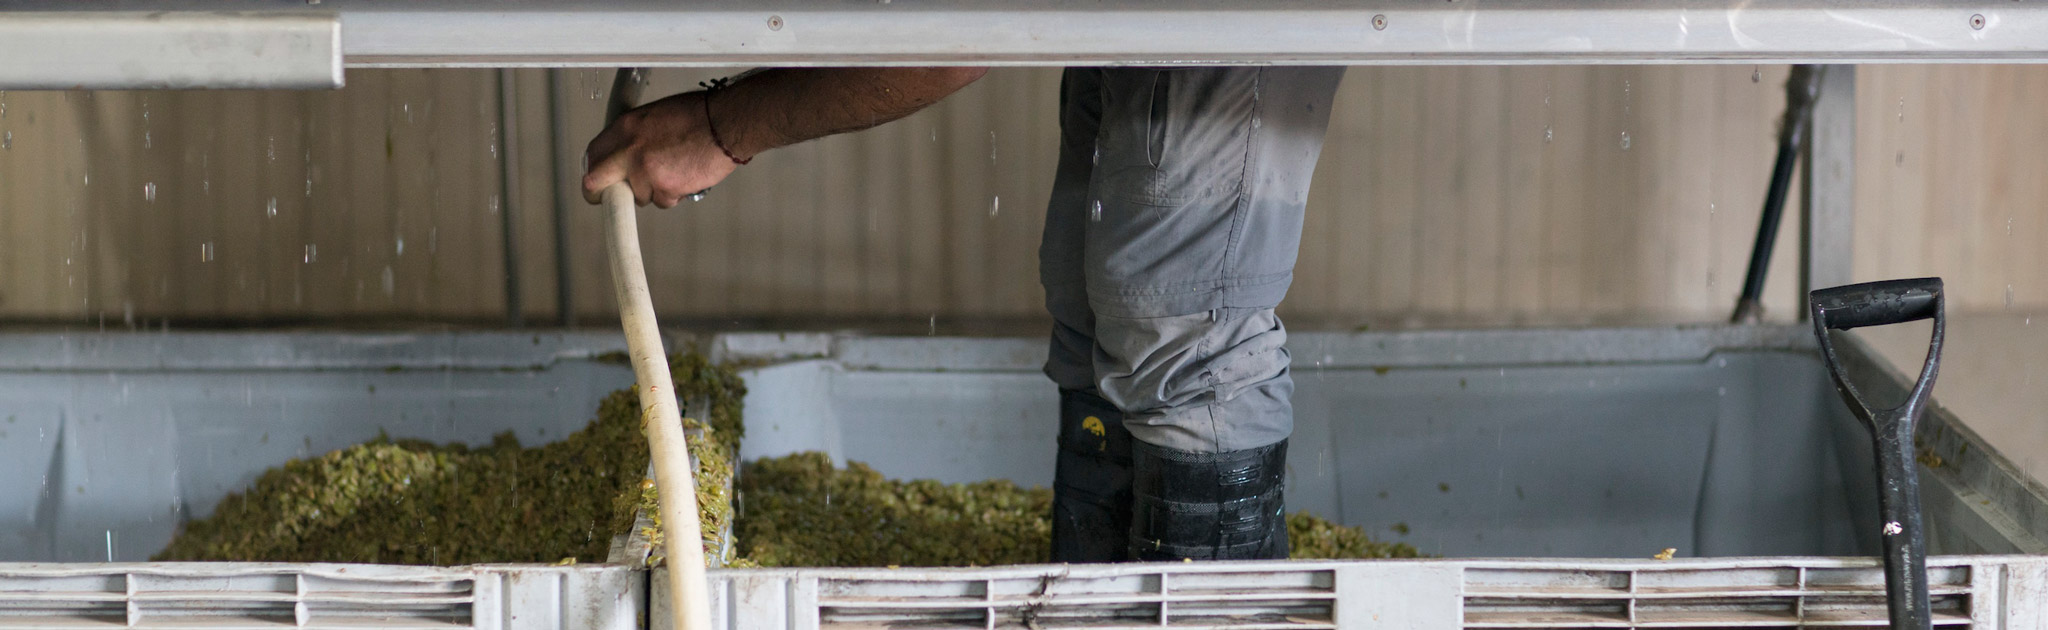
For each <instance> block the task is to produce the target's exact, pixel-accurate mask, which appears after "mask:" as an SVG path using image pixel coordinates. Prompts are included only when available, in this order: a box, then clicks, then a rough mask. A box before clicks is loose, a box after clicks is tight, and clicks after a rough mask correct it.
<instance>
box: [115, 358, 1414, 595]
mask: <svg viewBox="0 0 2048 630" xmlns="http://www.w3.org/2000/svg"><path fill="white" fill-rule="evenodd" d="M671 375H672V376H673V377H674V380H675V387H676V394H677V397H678V399H679V400H681V401H682V403H683V404H684V406H685V407H689V409H686V411H688V412H689V413H690V415H692V416H694V417H695V418H700V419H703V420H704V422H697V421H696V420H689V419H686V422H688V423H689V427H688V428H690V429H692V430H693V434H692V437H693V438H700V437H701V438H708V439H692V441H691V444H690V451H691V456H692V458H693V459H695V460H696V463H697V470H696V479H697V502H698V506H699V508H700V516H701V518H702V519H703V522H702V527H703V531H704V543H705V546H706V552H707V555H712V557H716V556H715V554H716V553H717V552H718V549H717V547H716V545H717V544H718V542H719V540H718V539H719V536H720V535H721V532H726V531H731V532H733V533H734V535H735V537H736V539H737V544H736V547H737V550H736V551H737V553H736V554H735V555H737V556H738V557H736V558H730V559H728V560H729V562H728V564H730V565H732V566H770V567H804V566H809V567H884V566H991V565H999V564H1032V563H1041V562H1045V560H1046V558H1047V557H1048V555H1049V552H1050V549H1051V538H1052V525H1051V520H1050V519H1051V515H1052V491H1050V490H1047V489H1044V488H1024V487H1019V486H1017V485H1016V484H1013V483H1010V482H1008V481H1001V480H995V481H982V482H977V483H971V484H946V483H940V482H937V481H931V480H917V481H896V480H891V479H888V478H886V477H883V476H882V474H881V473H879V472H876V471H875V470H874V469H872V468H870V467H868V466H867V465H865V464H861V463H859V462H850V463H849V464H848V465H847V466H846V467H845V468H835V467H834V466H833V464H832V460H831V458H830V457H828V456H826V455H825V454H822V453H798V454H795V455H790V456H787V457H779V458H768V459H762V460H758V461H755V462H752V463H749V464H747V465H746V467H745V471H744V474H743V475H741V476H740V477H739V485H738V490H739V493H740V495H741V496H742V497H744V500H743V507H744V511H743V512H742V513H741V514H740V517H741V518H739V519H738V521H737V523H735V522H734V520H733V517H734V511H733V497H732V496H731V494H730V493H729V492H728V488H730V487H731V484H732V481H733V472H734V471H733V466H732V462H733V461H735V460H736V459H737V455H738V453H739V439H740V437H741V436H742V432H743V424H742V422H741V417H740V410H741V401H742V399H743V398H744V396H745V395H746V385H745V384H744V383H743V382H742V381H741V379H740V377H739V375H738V373H737V371H736V370H735V369H733V368H732V367H730V366H723V365H715V364H712V363H711V362H709V361H708V360H706V359H705V358H704V357H703V356H702V355H698V354H688V355H682V356H677V357H674V358H672V359H671ZM694 431H701V433H696V432H694ZM1048 448H1050V447H1049V446H1048ZM647 464H648V452H647V439H646V434H645V431H644V429H643V427H642V425H641V416H640V406H639V403H638V400H637V398H636V397H635V396H634V394H633V392H632V391H631V390H620V391H617V392H613V393H611V394H610V395H609V396H606V397H605V399H604V401H603V403H602V404H600V406H599V408H598V412H597V418H596V419H595V420H593V421H592V422H591V423H590V425H589V426H588V427H585V428H584V429H583V430H581V431H578V432H576V433H574V434H572V435H570V436H569V437H568V438H566V439H564V440H562V441H560V442H556V443H553V444H547V445H543V446H539V447H534V448H524V447H522V446H520V444H519V442H518V440H517V439H514V438H513V437H512V436H511V435H510V434H505V435H500V436H498V438H497V439H496V440H494V441H493V442H492V443H491V444H490V445H488V446H484V447H478V448H472V447H467V446H464V445H461V444H453V445H434V444H429V443H426V442H421V441H417V440H390V439H385V438H379V439H377V440H373V441H371V442H369V443H366V444H359V445H356V446H352V447H349V448H345V449H341V450H338V451H334V452H331V453H327V454H325V455H322V456H320V457H317V458H312V459H304V460H293V461H291V462H289V463H286V464H285V465H284V466H281V467H278V468H273V469H271V470H269V471H267V472H265V473H264V474H263V475H262V476H261V477H259V478H258V479H257V480H256V483H255V485H254V486H252V487H251V488H249V489H248V490H247V491H244V492H241V493H237V494H233V495H229V496H228V497H227V498H225V499H223V500H222V501H221V502H220V504H219V505H218V506H217V507H216V508H215V509H214V513H213V515H211V516H209V517H207V518H204V519H199V520H194V521H191V522H189V523H186V524H185V527H184V528H183V530H182V531H181V532H180V533H179V535H178V536H177V538H175V539H174V540H172V541H171V544H170V546H169V547H167V548H165V549H164V550H163V551H162V552H161V553H158V554H157V555H156V557H155V558H154V559H156V560H169V561H192V560H200V561H261V562H361V563H379V564H431V565H444V566H452V565H463V564H477V563H501V562H519V563H555V562H560V561H564V560H566V559H570V558H574V559H575V560H576V561H580V562H602V561H604V560H605V559H606V554H607V553H608V552H609V551H610V549H611V546H612V538H613V536H615V535H618V534H623V533H626V532H627V531H629V530H630V529H631V528H632V527H633V521H634V516H635V512H636V511H640V510H645V511H646V512H647V513H648V515H649V516H653V515H654V513H655V511H654V510H653V509H652V508H653V505H654V503H655V500H656V492H655V489H654V488H653V485H652V483H651V482H646V481H645V480H644V477H645V473H646V470H647ZM1287 525H1288V534H1289V542H1290V543H1291V547H1292V554H1293V557H1294V558H1296V559H1325V558H1327V559H1337V558H1413V557H1417V556H1418V555H1419V554H1417V553H1416V550H1415V548H1414V547H1412V546H1409V545H1405V544H1390V543H1385V542H1380V541H1374V540H1372V539H1371V538H1369V537H1367V536H1366V535H1365V532H1364V531H1362V530H1360V529H1359V528H1356V527H1345V526H1342V525H1337V524H1334V523H1331V522H1329V521H1325V520H1323V519H1319V518H1316V517H1313V516H1309V515H1307V514H1299V513H1297V514H1294V515H1291V516H1288V517H1287ZM641 533H642V534H644V535H647V536H648V537H649V538H652V539H655V540H656V541H657V542H658V541H659V538H660V536H659V522H658V521H657V522H656V525H655V527H651V528H647V529H644V530H642V532H641ZM658 556H659V552H657V557H656V558H654V559H653V561H654V562H657V563H658V562H659V561H660V560H659V557H658Z"/></svg>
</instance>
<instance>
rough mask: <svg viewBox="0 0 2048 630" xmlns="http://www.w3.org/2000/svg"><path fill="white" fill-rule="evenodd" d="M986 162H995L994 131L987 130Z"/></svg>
mask: <svg viewBox="0 0 2048 630" xmlns="http://www.w3.org/2000/svg"><path fill="white" fill-rule="evenodd" d="M988 163H990V164H994V163H996V132H993V131H991V132H988Z"/></svg>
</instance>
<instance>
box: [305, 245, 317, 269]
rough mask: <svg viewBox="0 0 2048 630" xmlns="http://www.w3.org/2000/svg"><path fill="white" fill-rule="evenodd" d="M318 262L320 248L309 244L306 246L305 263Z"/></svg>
mask: <svg viewBox="0 0 2048 630" xmlns="http://www.w3.org/2000/svg"><path fill="white" fill-rule="evenodd" d="M318 260H320V246H319V245H314V244H311V243H308V244H306V257H305V261H306V263H308V264H311V263H313V262H315V261H318Z"/></svg>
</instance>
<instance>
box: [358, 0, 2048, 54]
mask: <svg viewBox="0 0 2048 630" xmlns="http://www.w3.org/2000/svg"><path fill="white" fill-rule="evenodd" d="M329 4H330V5H332V6H339V7H342V8H343V20H344V22H345V24H346V26H347V29H346V30H347V40H346V52H347V55H348V58H349V63H350V64H351V65H362V66H466V65H548V66H562V65H624V64H631V65H718V64H725V65H730V64H737V63H758V64H774V65H841V64H849V63H851V64H873V65H892V64H912V65H914V64H931V63H976V64H1017V65H1032V64H1036V65H1056V64H1134V63H1191V62H1193V63H1214V62H1239V63H1286V64H1334V63H1348V64H1499V63H1644V62H1726V61H1741V62H1744V63H1749V62H1813V61H1819V60H1827V61H1836V62H1845V63H1846V62H1885V61H2039V60H2042V59H2043V58H2044V56H2048V8H2044V7H2040V6H2035V5H2023V4H2015V3H2009V2H2007V3H1990V2H1982V3H1975V2H1973V3H1935V2H1924V1H1923V2H1905V1H1888V2H1858V3H1842V2H1831V1H1827V0H1762V1H1744V0H1721V1H1706V2H1701V1H1686V0H1677V1H1672V0H1666V1H1662V2H1649V3H1638V2H1616V1H1601V2H1583V1H1573V0H1542V1H1525V2H1487V1H1483V0H1466V1H1462V2H1436V3H1426V2H1395V1H1390V0H1334V1H1327V0H1278V1H1272V0H1203V1H1184V2H1174V3H1161V2H1148V1H1145V0H1108V1H1104V2H1069V1H1066V0H934V1H924V0H902V1H898V2H891V1H889V0H874V1H872V2H850V1H844V0H797V1H769V2H747V3H726V2H715V1H713V0H687V1H682V2H662V1H659V0H612V1H609V2H606V3H604V4H603V5H602V8H592V7H590V6H588V5H566V4H561V3H548V4H526V5H523V6H520V7H518V9H517V10H511V11H508V10H505V8H504V7H502V6H501V5H497V4H484V3H478V2H474V1H473V0H439V1H426V2H412V3H403V4H398V5H390V4H385V5H372V4H369V3H367V2H356V1H353V0H333V1H331V2H330V3H329ZM357 7H360V8H357Z"/></svg>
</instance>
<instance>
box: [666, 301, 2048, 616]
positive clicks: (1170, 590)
mask: <svg viewBox="0 0 2048 630" xmlns="http://www.w3.org/2000/svg"><path fill="white" fill-rule="evenodd" d="M1811 335H1812V332H1811V329H1810V328H1807V327H1804V326H1763V327H1700V328H1678V329H1669V328H1660V329H1607V330H1542V331H1530V330H1522V331H1515V330H1492V331H1434V332H1397V333H1370V334H1296V335H1293V336H1292V339H1291V341H1290V343H1289V348H1290V350H1291V351H1292V352H1293V357H1294V361H1293V369H1294V371H1295V374H1294V375H1295V383H1296V390H1295V395H1294V404H1295V421H1296V427H1295V437H1294V441H1293V442H1292V446H1291V447H1290V450H1289V458H1288V459H1289V461H1288V466H1289V471H1290V476H1289V485H1288V489H1287V493H1288V494H1287V498H1288V506H1289V509H1295V510H1307V511H1310V512H1313V513H1317V514H1320V515H1324V516H1329V517H1334V518H1336V519H1338V520H1340V521H1342V522H1344V523H1346V524H1349V525H1356V526H1361V527H1364V528H1366V529H1367V530H1368V531H1369V532H1370V533H1371V534H1372V535H1374V536H1376V537H1381V538H1386V539H1392V540H1398V541H1404V542H1410V543H1413V544H1415V545H1416V546H1417V547H1420V548H1421V549H1422V550H1423V551H1425V552H1428V553H1433V554H1441V555H1443V556H1446V557H1448V558H1452V559H1448V560H1434V561H1377V562H1354V563H1254V564H1238V565H1211V564H1197V565H1172V564H1167V565H1147V566H1135V567H1132V566H1120V567H1064V566H1046V567H999V568H991V569H945V570H907V569H906V570H888V569H862V570H843V569H833V570H826V569H799V570H737V571H717V572H714V576H715V578H714V579H715V581H716V582H717V584H716V585H715V586H714V589H716V593H717V595H718V597H720V598H721V601H722V602H723V604H722V605H720V606H718V614H719V615H721V617H720V624H721V627H726V628H736V629H737V628H746V629H766V628H813V627H821V626H832V625H838V624H850V625H859V624H869V625H876V626H881V625H891V624H902V625H908V626H917V627H924V626H925V625H938V626H945V627H989V628H994V627H1059V626H1062V625H1088V627H1097V626H1096V625H1092V624H1107V625H1108V626H1111V627H1124V626H1129V627H1158V626H1160V625H1171V626H1180V625H1196V626H1211V627H1259V628H1280V627H1289V628H1291V627H1306V628H1315V627H1344V628H1349V627H1390V628H1409V627H1412V628H1449V627H1461V626H1462V627H1468V628H1494V627H1543V628H1597V627H1687V628H1710V627H1715V628H1718V627H1731V626H1751V627H1785V626H1800V625H1832V626H1874V625H1878V626H1881V625H1883V624H1884V619H1885V617H1884V600H1883V576H1882V572H1881V571H1880V569H1879V568H1878V567H1879V565H1878V562H1877V560H1876V559H1875V555H1876V551H1877V550H1876V545H1877V540H1878V533H1879V525H1878V523H1877V522H1876V518H1875V513H1876V507H1875V501H1876V492H1875V487H1874V481H1873V478H1874V473H1873V468H1874V467H1873V464H1872V462H1871V454H1870V447H1869V443H1870V439H1869V437H1868V433H1867V432H1866V431H1865V430H1864V429H1863V428H1862V427H1861V426H1860V425H1858V424H1857V423H1856V421H1855V420H1854V419H1853V418H1852V417H1851V416H1850V415H1849V414H1848V412H1847V410H1846V409H1845V408H1844V407H1843V406H1842V404H1841V403H1840V401H1839V398H1838V397H1837V395H1836V393H1835V392H1834V391H1833V387H1832V385H1831V384H1830V383H1829V382H1828V377H1827V375H1826V373H1825V371H1824V370H1823V368H1822V367H1821V364H1820V362H1819V359H1818V358H1817V357H1816V356H1815V354H1814V343H1813V339H1812V336H1811ZM714 347H715V348H716V349H717V352H718V353H719V354H722V355H723V356H724V357H726V358H732V359H745V360H754V361H771V362H776V363H775V364H773V365H770V366H768V367H762V368H758V369H754V370H751V371H749V372H747V373H746V376H747V378H748V383H749V391H750V394H749V398H748V400H747V422H748V433H747V440H746V442H745V443H744V444H743V445H742V451H743V457H744V458H747V459H752V458H756V457H764V456H774V455H782V454H787V453H790V452H796V451H804V450H821V451H826V452H829V453H832V454H833V455H834V456H835V457H836V458H839V459H842V460H844V459H853V460H861V461H866V462H868V463H869V464H870V465H872V466H874V467H875V468H876V469H877V470H880V471H881V472H883V473H884V474H888V475H891V476H895V477H905V478H916V477H930V478H937V479H941V480H946V481H972V480H977V479H986V478H992V477H1004V478H1009V479H1012V480H1015V481H1018V482H1020V483H1025V484H1041V485H1042V484H1047V483H1049V482H1050V480H1051V476H1052V474H1051V473H1052V469H1051V462H1052V459H1053V458H1052V456H1051V455H1052V449H1053V433H1054V430H1055V427H1054V425H1053V422H1052V421H1051V419H1052V418H1053V417H1055V414H1056V402H1057V397H1056V395H1055V393H1054V392H1053V391H1052V388H1051V386H1050V385H1048V384H1047V382H1046V381H1045V380H1044V377H1042V376H1040V375H1039V374H1038V368H1039V364H1040V362H1041V361H1042V360H1043V357H1044V350H1043V342H1042V341H1039V340H1036V339H935V338H862V337H835V336H831V335H729V336H725V337H722V338H720V339H719V340H718V342H717V344H715V346H714ZM1838 349H1839V351H1840V352H1842V353H1843V358H1844V360H1846V361H1848V362H1850V363H1851V364H1852V366H1853V367H1854V368H1855V369H1854V370H1853V372H1854V373H1855V374H1857V375H1859V378H1861V379H1863V380H1862V382H1859V387H1860V388H1862V389H1863V390H1864V391H1865V392H1867V393H1868V394H1870V395H1873V396H1876V397H1877V399H1878V400H1883V399H1886V398H1892V399H1899V398H1903V395H1904V389H1903V387H1904V385H1905V384H1906V383H1907V381H1906V380H1905V378H1904V376H1902V375H1900V374H1898V373H1897V372H1896V371H1895V370H1892V369H1890V368H1889V367H1888V366H1885V365H1884V364H1883V362H1882V361H1881V360H1876V359H1874V355H1872V354H1871V353H1870V352H1869V351H1868V349H1867V348H1866V347H1865V346H1864V345H1863V344H1861V343H1860V342H1857V341H1854V340H1853V339H1851V340H1845V342H1844V343H1842V344H1840V345H1839V346H1838ZM1938 397H1939V389H1938V388H1937V398H1938ZM1920 430H1921V436H1920V442H1921V445H1922V448H1923V453H1924V457H1923V468H1922V470H1921V474H1922V479H1923V500H1924V502H1925V510H1926V512H1927V520H1928V523H1929V529H1930V532H1929V533H1930V547H1931V549H1932V551H1933V552H1934V553H1937V554H2031V555H1971V556H1954V555H1951V556H1946V557H1940V558H1936V559H1935V561H1934V566H1935V567H1937V568H1936V569H1935V571H1934V572H1933V573H1932V575H1931V577H1930V579H1931V580H1932V581H1933V582H1934V584H1935V587H1936V588H1935V592H1936V593H1937V594H1938V595H1937V597H1936V601H1937V602H1938V608H1939V610H1940V611H1941V617H1940V622H1941V623H1942V624H1944V625H1951V626H1965V627H1968V626H1974V627H1981V628H2001V629H2003V628H2048V564H2044V562H2048V556H2042V555H2041V554H2048V545H2044V544H2043V542H2042V541H2044V540H2048V491H2044V490H2043V488H2042V486H2041V484H2039V483H2037V482H2034V481H2031V480H2028V479H2026V478H2025V477H2024V476H2023V475H2021V474H2020V473H2018V472H2017V471H2016V470H2015V469H2014V468H2013V467H2012V466H2011V464H2010V463H2009V462H2008V461H2006V460H2005V459H2004V458H2002V457H2001V456H1999V455H1998V454H1996V453H1995V452H1994V451H1992V450H1991V449H1990V448H1989V447H1988V446H1987V445H1985V444H1984V443H1983V442H1982V440H1980V439H1978V438H1977V437H1976V436H1975V434H1973V433H1971V432H1970V431H1969V430H1968V429H1967V428H1965V427H1963V426H1962V425H1960V424H1959V423H1957V421H1956V419H1955V418H1954V416H1953V415H1952V414H1950V413H1948V412H1947V411H1946V410H1944V409H1940V408H1939V407H1937V408H1936V410H1935V411H1934V413H1932V414H1930V416H1929V418H1928V419H1927V420H1926V421H1925V423H1924V424H1923V426H1922V427H1920ZM1937 458H1938V459H1937ZM1936 461H1939V462H1940V463H1939V464H1938V465H1935V466H1933V467H1931V468H1930V467H1927V466H1926V463H1928V462H1936ZM1665 548H1675V549H1676V550H1677V553H1678V555H1679V556H1680V559H1678V560H1673V561H1669V562H1660V561H1655V560H1649V559H1648V558H1649V557H1650V556H1652V555H1653V554H1656V553H1657V552H1658V551H1661V550H1663V549H1665ZM1836 556H1865V557H1864V558H1838V557H1836ZM1502 557H1506V558H1522V557H1542V558H1546V559H1541V560H1499V559H1483V558H1502ZM1573 558H1578V559H1576V560H1574V559H1573ZM1616 558H1639V560H1617V559H1616ZM654 598H655V602H654V605H655V607H656V609H657V610H660V609H661V608H662V607H663V606H664V605H665V604H666V602H665V601H662V595H661V594H660V593H658V592H657V593H655V594H654ZM652 619H654V620H655V621H656V625H657V627H659V626H660V622H662V621H664V620H665V619H666V617H665V616H664V615H662V614H655V615H654V616H653V617H652Z"/></svg>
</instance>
